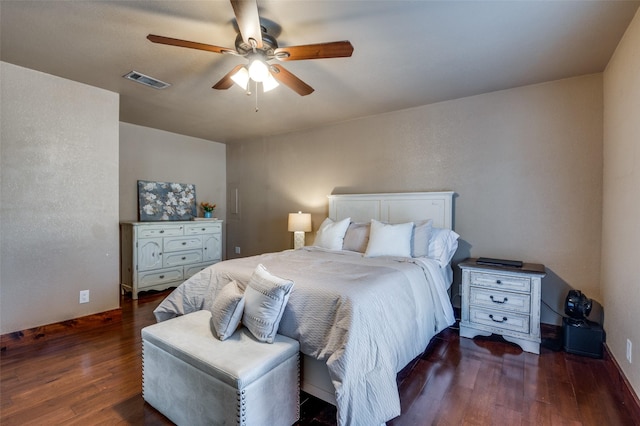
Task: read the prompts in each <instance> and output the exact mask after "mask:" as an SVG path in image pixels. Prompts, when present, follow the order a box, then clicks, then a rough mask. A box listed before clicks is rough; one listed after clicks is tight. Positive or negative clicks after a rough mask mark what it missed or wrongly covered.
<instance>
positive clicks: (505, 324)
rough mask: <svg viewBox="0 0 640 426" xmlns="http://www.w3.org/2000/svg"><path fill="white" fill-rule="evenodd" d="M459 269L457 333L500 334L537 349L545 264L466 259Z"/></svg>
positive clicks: (536, 350) (507, 338)
mask: <svg viewBox="0 0 640 426" xmlns="http://www.w3.org/2000/svg"><path fill="white" fill-rule="evenodd" d="M458 266H459V267H460V269H462V313H461V314H462V315H461V316H462V318H461V320H460V336H462V337H468V338H473V337H475V336H489V335H491V334H499V335H501V336H502V337H504V339H505V340H508V341H509V342H513V343H516V344H517V345H519V346H520V347H521V348H522V349H523V350H524V351H526V352H531V353H534V354H539V353H540V291H541V284H542V278H543V277H544V276H545V275H546V273H545V268H544V265H540V264H537V263H524V264H523V265H522V267H520V268H514V267H506V266H494V265H483V264H478V263H476V259H467V260H465V261H464V262H462V263H460V264H459V265H458Z"/></svg>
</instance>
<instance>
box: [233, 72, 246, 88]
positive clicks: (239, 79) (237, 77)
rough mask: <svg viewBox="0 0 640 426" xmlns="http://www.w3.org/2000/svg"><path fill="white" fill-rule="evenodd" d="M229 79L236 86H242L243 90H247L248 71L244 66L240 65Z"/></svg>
mask: <svg viewBox="0 0 640 426" xmlns="http://www.w3.org/2000/svg"><path fill="white" fill-rule="evenodd" d="M231 80H233V82H234V83H235V84H237V85H238V86H240V87H242V89H243V90H247V85H248V84H249V71H247V68H246V67H242V68H240V69H239V70H238V71H237V72H236V73H235V74H233V75H232V76H231Z"/></svg>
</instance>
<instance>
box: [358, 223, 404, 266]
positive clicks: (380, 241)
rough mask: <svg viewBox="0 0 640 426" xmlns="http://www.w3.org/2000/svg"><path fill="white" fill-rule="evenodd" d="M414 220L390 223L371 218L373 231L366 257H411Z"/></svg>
mask: <svg viewBox="0 0 640 426" xmlns="http://www.w3.org/2000/svg"><path fill="white" fill-rule="evenodd" d="M412 233H413V222H407V223H401V224H398V225H390V224H387V223H382V222H378V221H377V220H375V219H371V232H370V233H369V244H368V245H367V251H366V252H365V253H364V255H365V257H376V256H398V257H411V234H412Z"/></svg>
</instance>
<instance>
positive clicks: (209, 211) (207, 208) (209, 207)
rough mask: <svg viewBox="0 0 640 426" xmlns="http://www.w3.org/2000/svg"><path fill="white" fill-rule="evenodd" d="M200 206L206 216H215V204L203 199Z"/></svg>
mask: <svg viewBox="0 0 640 426" xmlns="http://www.w3.org/2000/svg"><path fill="white" fill-rule="evenodd" d="M200 207H201V208H202V211H203V212H204V217H206V218H211V217H213V211H214V210H215V209H216V205H215V204H213V203H209V202H207V201H203V202H202V203H200Z"/></svg>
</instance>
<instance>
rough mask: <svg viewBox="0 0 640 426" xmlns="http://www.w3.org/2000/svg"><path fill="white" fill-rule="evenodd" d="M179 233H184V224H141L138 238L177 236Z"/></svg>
mask: <svg viewBox="0 0 640 426" xmlns="http://www.w3.org/2000/svg"><path fill="white" fill-rule="evenodd" d="M177 235H184V231H183V226H182V225H173V226H171V225H169V226H167V225H162V226H141V227H140V228H139V229H138V238H151V237H175V236H177Z"/></svg>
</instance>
